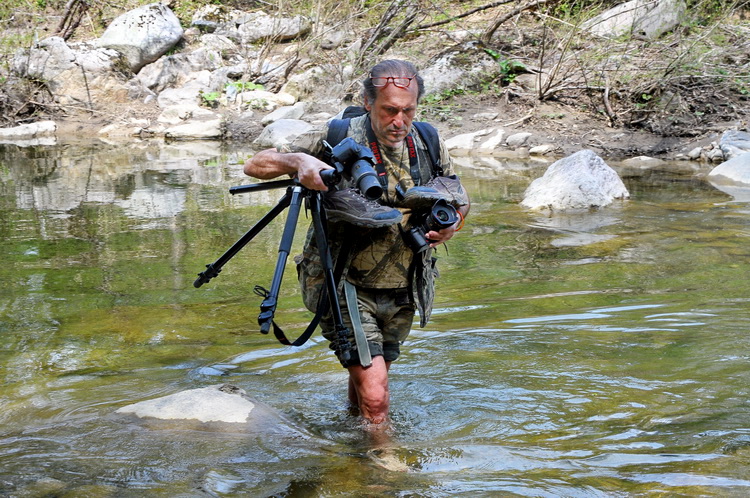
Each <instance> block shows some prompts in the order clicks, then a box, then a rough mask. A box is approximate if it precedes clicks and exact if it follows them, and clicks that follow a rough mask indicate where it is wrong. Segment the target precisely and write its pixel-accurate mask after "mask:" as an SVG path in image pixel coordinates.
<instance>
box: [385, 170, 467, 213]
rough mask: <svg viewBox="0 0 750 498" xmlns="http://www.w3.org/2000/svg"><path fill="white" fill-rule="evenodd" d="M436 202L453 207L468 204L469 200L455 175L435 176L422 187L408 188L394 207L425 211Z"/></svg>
mask: <svg viewBox="0 0 750 498" xmlns="http://www.w3.org/2000/svg"><path fill="white" fill-rule="evenodd" d="M437 201H446V202H447V203H449V204H452V205H453V207H459V206H463V205H464V204H468V202H469V198H468V197H467V196H466V191H465V190H464V188H463V186H462V185H461V182H460V181H459V179H458V177H457V176H456V175H451V176H437V177H435V178H433V179H432V180H430V181H429V182H427V183H425V184H424V185H420V186H418V187H412V188H410V189H409V190H407V191H406V193H405V194H403V196H402V198H401V199H400V200H398V201H396V206H398V207H403V208H409V209H413V210H417V211H418V210H427V209H431V208H432V206H434V205H435V203H436V202H437Z"/></svg>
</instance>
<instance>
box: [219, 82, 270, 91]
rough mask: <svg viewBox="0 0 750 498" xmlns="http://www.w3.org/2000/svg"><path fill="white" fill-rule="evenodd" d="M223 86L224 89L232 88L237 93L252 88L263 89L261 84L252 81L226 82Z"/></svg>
mask: <svg viewBox="0 0 750 498" xmlns="http://www.w3.org/2000/svg"><path fill="white" fill-rule="evenodd" d="M224 88H225V89H229V88H233V89H234V90H236V91H237V92H238V93H239V92H247V91H252V90H265V88H264V87H263V85H261V84H258V83H253V82H252V81H233V82H231V83H227V85H226V86H225V87H224Z"/></svg>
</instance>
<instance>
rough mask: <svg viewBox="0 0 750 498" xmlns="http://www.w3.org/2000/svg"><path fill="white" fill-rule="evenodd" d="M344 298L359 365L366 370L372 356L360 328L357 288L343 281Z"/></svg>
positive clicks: (365, 337)
mask: <svg viewBox="0 0 750 498" xmlns="http://www.w3.org/2000/svg"><path fill="white" fill-rule="evenodd" d="M344 296H346V307H347V308H348V310H349V318H350V319H351V320H352V328H353V329H354V342H355V343H356V344H357V354H358V355H359V364H360V365H362V366H363V367H365V368H367V367H369V366H370V365H372V355H370V347H369V346H368V345H367V336H366V335H365V331H364V329H363V328H362V320H361V317H360V316H359V306H357V288H356V287H354V284H352V283H350V282H348V281H346V280H344Z"/></svg>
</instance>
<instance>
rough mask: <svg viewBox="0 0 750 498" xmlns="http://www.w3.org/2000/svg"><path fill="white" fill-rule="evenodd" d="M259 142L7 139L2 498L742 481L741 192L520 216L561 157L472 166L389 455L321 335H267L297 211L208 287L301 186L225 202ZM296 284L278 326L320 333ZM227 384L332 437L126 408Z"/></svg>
mask: <svg viewBox="0 0 750 498" xmlns="http://www.w3.org/2000/svg"><path fill="white" fill-rule="evenodd" d="M249 153H251V151H248V150H246V149H243V148H241V147H234V146H230V145H227V144H220V143H211V142H199V143H179V144H155V143H151V142H144V143H133V144H130V145H127V146H123V145H120V146H113V145H108V144H101V143H97V144H71V145H64V146H59V147H53V148H45V147H37V148H27V149H23V150H18V149H17V148H14V147H10V146H5V147H0V181H1V183H0V235H2V237H0V245H1V246H2V251H3V252H2V253H3V254H4V256H5V257H6V261H5V263H6V264H5V265H3V266H2V267H0V278H2V281H3V282H4V286H3V289H2V291H0V376H1V377H2V387H0V423H1V425H2V429H0V462H1V463H2V464H1V465H0V469H2V470H0V492H1V493H3V494H24V493H26V494H29V495H38V496H43V495H45V494H46V495H55V494H57V495H61V494H65V493H70V494H85V493H88V494H92V495H111V494H118V493H122V492H123V491H122V490H123V488H126V489H128V492H133V493H136V494H137V493H146V494H149V495H150V496H174V495H176V494H185V495H196V494H206V493H208V494H212V495H230V496H233V495H252V496H274V495H295V494H297V495H339V494H340V493H341V490H342V489H345V490H348V491H349V492H351V494H352V495H383V494H402V495H415V496H443V495H454V494H468V493H473V494H478V495H492V494H514V495H530V496H613V495H625V494H627V495H639V494H652V493H668V494H685V495H696V494H700V495H715V496H727V495H732V496H740V495H744V494H746V493H747V491H748V487H749V486H750V482H749V481H748V480H747V478H746V469H747V466H748V464H749V463H750V460H749V459H750V417H749V416H748V411H747V399H748V395H749V394H750V393H748V387H747V386H748V385H750V382H749V381H750V378H748V377H749V374H748V370H747V360H748V356H749V355H748V354H747V353H746V352H747V351H748V350H750V343H749V342H750V341H749V339H748V338H747V334H745V332H744V331H745V330H746V329H747V326H748V323H750V314H748V308H747V303H748V297H747V296H748V291H750V284H748V279H747V278H746V275H745V274H746V271H745V267H746V265H747V259H748V256H750V254H749V250H748V244H747V237H748V235H749V234H750V226H748V225H749V223H748V218H747V210H748V207H747V204H746V199H744V198H743V197H742V196H741V195H737V196H734V197H732V196H730V195H728V192H727V191H722V189H719V188H718V187H715V186H713V185H711V184H709V183H707V182H705V181H703V180H701V179H700V177H698V176H672V175H670V174H667V173H665V172H660V173H654V172H647V171H627V172H625V173H623V174H624V176H625V177H626V178H625V180H626V183H627V186H628V189H629V191H630V192H631V196H632V197H631V200H630V201H627V202H625V203H622V204H621V205H617V206H613V207H612V208H607V209H601V210H598V211H592V212H585V213H569V214H566V215H554V216H549V215H542V214H538V213H531V212H527V211H525V210H523V209H520V208H519V206H518V201H520V199H521V196H522V195H523V191H524V190H525V188H526V186H527V185H528V184H529V183H530V182H531V181H532V180H533V179H534V178H536V177H537V176H539V175H541V174H542V173H543V171H544V169H545V168H546V165H545V164H542V163H539V164H534V163H524V162H520V161H513V160H501V159H498V158H479V159H472V160H470V159H468V158H460V159H459V160H457V163H458V168H459V170H460V172H461V174H462V177H463V178H464V180H465V182H466V184H467V186H468V188H469V190H470V192H471V195H472V199H473V200H474V206H473V207H472V216H471V220H470V221H471V222H470V223H467V226H466V228H465V229H464V231H463V232H462V236H461V237H457V238H456V239H454V240H453V241H451V244H450V247H449V251H447V252H445V251H440V252H439V254H438V256H439V258H440V259H441V262H440V264H441V268H442V275H441V278H440V281H439V289H438V302H437V303H436V310H435V312H434V314H433V321H432V322H431V323H430V324H429V325H428V327H427V328H425V329H419V328H415V330H414V331H413V333H412V335H411V336H410V338H409V340H408V342H407V344H405V346H404V348H403V350H404V355H403V359H402V360H400V361H399V362H397V364H395V365H394V367H393V370H392V379H391V382H392V385H391V390H392V397H393V410H394V413H393V419H394V430H393V432H394V433H393V438H392V444H391V446H389V447H387V448H373V447H372V444H371V441H369V440H368V438H367V437H366V435H365V434H363V432H362V430H361V428H360V426H359V425H358V422H357V420H356V419H354V418H352V417H350V416H349V414H348V411H347V408H346V399H345V398H346V397H345V389H346V387H345V386H346V375H345V373H344V371H343V370H342V369H341V368H340V367H339V365H338V363H337V361H336V359H335V358H334V357H333V356H332V354H331V353H330V351H329V350H328V347H327V343H326V342H325V341H324V340H322V338H320V336H315V337H314V338H313V339H312V340H311V341H310V342H309V343H307V344H306V345H305V346H304V347H303V348H296V349H294V348H285V347H281V346H279V345H277V344H275V343H274V340H273V338H272V337H268V336H262V335H260V334H258V332H257V325H256V324H255V319H256V316H257V313H258V311H259V310H258V305H259V304H260V299H256V298H255V297H254V296H253V295H252V292H251V290H252V286H253V285H255V284H257V283H259V284H266V285H267V283H268V282H269V281H270V278H271V274H272V272H273V267H274V265H275V261H276V252H277V250H278V243H279V237H280V234H281V226H280V223H279V224H274V225H272V226H269V227H268V228H267V229H266V230H264V231H263V233H262V234H261V235H260V236H259V237H258V238H257V239H256V240H253V241H252V243H251V244H250V245H249V246H248V247H247V248H246V249H243V251H241V252H240V253H239V254H238V255H237V256H236V257H235V258H234V259H233V260H232V261H231V263H230V264H229V265H227V266H226V267H225V269H224V270H223V271H222V273H221V275H220V276H219V277H218V278H215V279H213V280H212V281H211V282H210V283H209V284H207V285H205V286H203V287H202V288H201V289H194V288H192V282H193V280H194V278H195V275H196V274H197V272H199V271H201V270H202V269H203V268H204V265H205V264H206V263H208V262H212V261H214V260H215V259H216V257H217V256H219V255H220V254H221V253H222V252H223V251H224V250H225V249H226V248H227V247H229V245H230V244H232V243H234V242H235V241H236V240H237V239H238V238H239V237H240V236H241V235H242V234H243V233H244V232H245V230H247V229H248V228H249V226H250V225H251V224H252V223H254V221H256V220H257V219H258V218H260V216H262V215H263V214H265V213H266V212H267V210H268V209H269V208H270V206H272V205H273V204H275V203H276V201H277V200H278V198H279V197H280V195H281V192H279V191H263V192H257V193H253V194H252V195H240V196H231V195H230V194H228V188H229V187H230V186H234V185H239V184H243V183H248V180H247V178H245V177H244V176H243V175H242V171H241V165H242V162H243V161H244V158H245V157H246V155H247V154H249ZM623 171H625V170H623ZM729 194H731V193H729ZM306 223H307V220H301V221H300V227H303V226H304V225H305V224H306ZM464 234H466V235H464ZM296 244H297V247H296V249H295V250H297V249H298V248H299V247H298V246H299V245H300V244H301V241H297V242H296ZM287 272H288V274H287V275H285V277H284V286H283V296H282V297H281V303H280V306H279V313H278V318H279V320H280V322H281V323H282V324H283V325H284V326H285V327H287V328H288V330H290V331H295V330H301V329H302V328H304V326H305V325H306V323H307V321H308V320H309V318H310V316H309V314H308V313H307V312H306V311H305V310H304V309H303V308H302V306H301V301H300V297H299V293H298V291H297V289H296V284H295V275H294V269H293V268H287ZM292 333H293V332H292ZM222 382H231V383H233V384H236V385H239V386H240V387H242V388H243V389H245V390H246V391H248V392H249V393H250V394H251V395H252V396H254V397H256V398H257V399H259V400H261V401H264V402H265V403H267V404H269V405H271V406H273V407H274V408H276V409H277V410H279V411H281V412H282V413H284V414H285V415H287V416H288V417H289V418H290V419H291V420H292V421H293V422H294V423H295V424H296V425H299V426H301V427H304V428H305V429H306V430H308V431H310V433H311V434H312V437H311V438H310V439H305V438H302V439H295V438H290V437H288V435H287V434H278V433H274V434H263V433H260V434H259V433H246V432H236V431H232V430H222V431H216V430H207V429H206V428H203V429H198V430H196V428H190V429H188V428H180V427H172V428H164V427H161V428H159V427H155V426H148V424H146V425H144V424H140V423H133V422H132V421H130V420H125V419H122V418H118V417H115V416H114V415H113V413H114V411H115V409H117V408H119V407H121V406H124V405H126V404H129V403H132V402H136V401H141V400H144V399H148V398H154V397H158V396H163V395H167V394H172V393H175V392H179V391H182V390H186V389H191V388H195V387H205V386H207V385H212V384H217V383H222Z"/></svg>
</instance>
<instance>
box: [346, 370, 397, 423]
mask: <svg viewBox="0 0 750 498" xmlns="http://www.w3.org/2000/svg"><path fill="white" fill-rule="evenodd" d="M390 366H391V362H386V361H385V360H384V359H383V357H382V356H375V357H373V359H372V365H370V366H369V367H367V368H364V367H362V366H360V365H354V366H351V367H349V402H350V403H351V404H352V406H356V407H359V413H360V415H362V417H364V418H365V419H366V420H368V421H369V422H371V423H373V424H380V423H383V422H385V421H386V419H387V418H388V408H389V406H390V393H389V391H388V369H389V368H390Z"/></svg>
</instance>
